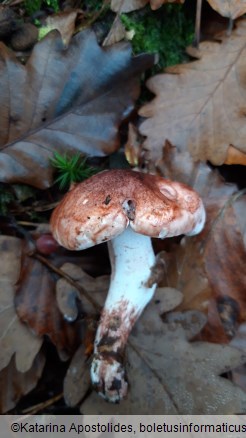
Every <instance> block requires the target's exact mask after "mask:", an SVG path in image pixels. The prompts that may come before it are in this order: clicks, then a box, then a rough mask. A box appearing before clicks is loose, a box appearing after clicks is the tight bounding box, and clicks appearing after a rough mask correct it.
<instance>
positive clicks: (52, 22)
mask: <svg viewBox="0 0 246 438" xmlns="http://www.w3.org/2000/svg"><path fill="white" fill-rule="evenodd" d="M80 12H82V11H79V10H72V11H61V12H58V13H57V14H53V15H49V16H48V17H47V18H46V20H45V26H44V28H41V29H40V30H41V31H42V30H45V31H46V32H47V33H48V32H50V31H51V30H54V29H56V30H58V31H59V32H60V34H61V37H62V41H63V43H64V45H65V46H67V45H68V44H69V42H70V40H71V38H72V36H73V34H74V31H75V21H76V19H77V17H78V15H79V13H80Z"/></svg>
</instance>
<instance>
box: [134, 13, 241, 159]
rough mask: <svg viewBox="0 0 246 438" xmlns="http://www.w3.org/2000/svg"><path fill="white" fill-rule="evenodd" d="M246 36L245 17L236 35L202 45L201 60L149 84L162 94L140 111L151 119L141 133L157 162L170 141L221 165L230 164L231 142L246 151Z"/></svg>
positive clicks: (193, 155) (156, 77)
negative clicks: (226, 161) (166, 143)
mask: <svg viewBox="0 0 246 438" xmlns="http://www.w3.org/2000/svg"><path fill="white" fill-rule="evenodd" d="M245 36H246V21H245V20H242V21H240V22H239V24H238V25H237V28H236V29H235V31H233V33H232V36H231V37H230V38H226V37H225V38H224V39H223V41H222V42H221V43H218V42H203V43H201V45H200V52H201V55H202V58H201V59H200V60H198V61H194V62H190V63H189V64H182V65H177V66H174V67H169V68H168V69H166V73H164V74H160V75H157V76H154V77H152V78H151V79H150V80H149V81H148V82H147V85H148V88H149V89H150V90H151V91H152V92H153V93H154V94H156V97H155V98H154V100H153V101H152V102H150V103H148V104H147V105H145V106H143V107H142V108H141V109H140V111H139V113H140V115H141V116H143V117H147V118H148V120H145V121H144V122H143V123H142V124H141V126H140V132H141V134H142V135H145V136H147V139H146V141H145V143H144V148H146V149H147V150H148V151H149V154H150V157H151V158H152V160H153V161H155V160H156V159H159V158H160V157H161V149H162V146H163V145H164V143H165V141H166V140H167V141H170V142H171V143H172V144H174V145H175V146H177V148H178V149H180V150H183V151H187V150H188V149H189V151H190V153H191V155H192V157H193V159H194V160H198V159H200V160H204V161H205V160H209V161H211V162H212V163H213V164H215V165H220V164H222V163H224V162H225V160H226V157H227V152H228V147H229V146H230V145H232V146H234V147H235V148H236V149H238V150H239V151H241V152H242V153H245V152H246V146H245V145H246V128H245V103H244V99H243V97H242V96H244V94H245V90H246V87H245V84H246V83H245V62H244V59H245Z"/></svg>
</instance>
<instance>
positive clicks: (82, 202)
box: [51, 169, 205, 402]
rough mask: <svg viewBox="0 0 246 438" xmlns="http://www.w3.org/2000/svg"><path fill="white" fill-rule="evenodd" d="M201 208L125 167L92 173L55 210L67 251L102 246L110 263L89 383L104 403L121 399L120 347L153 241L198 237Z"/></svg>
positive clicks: (171, 186) (148, 270)
mask: <svg viewBox="0 0 246 438" xmlns="http://www.w3.org/2000/svg"><path fill="white" fill-rule="evenodd" d="M204 222H205V210H204V207H203V203H202V200H201V199H200V197H199V196H198V194H197V193H196V192H195V191H194V190H192V189H191V188H189V187H188V186H186V185H184V184H181V183H178V182H173V181H170V180H166V179H164V178H162V177H159V176H155V175H149V174H143V173H140V172H135V171H132V170H126V169H117V170H108V171H104V172H101V173H98V174H96V175H94V176H92V177H91V178H89V179H87V180H85V181H84V182H82V183H80V184H78V185H76V186H75V187H74V188H73V189H72V190H71V191H70V192H68V193H67V194H66V195H65V197H64V199H63V200H62V201H61V203H60V204H59V205H58V206H57V207H56V209H55V210H54V212H53V214H52V217H51V229H52V232H53V235H54V237H55V239H56V240H57V241H58V242H59V243H60V244H61V245H63V246H64V247H65V248H67V249H70V250H82V249H85V248H89V247H91V246H93V245H97V244H99V243H102V242H106V241H107V242H108V247H109V256H110V262H111V266H112V273H111V281H110V287H109V292H108V295H107V299H106V302H105V305H104V308H103V311H102V314H101V318H100V322H99V325H98V329H97V333H96V338H95V343H94V356H93V360H92V365H91V380H92V383H93V385H94V387H95V389H96V390H97V391H98V392H99V394H100V395H102V396H103V397H104V398H105V399H106V400H108V401H111V402H118V401H119V400H121V399H122V398H124V397H125V396H126V394H127V386H128V384H127V379H126V373H125V368H124V364H123V360H124V359H123V358H124V349H125V346H126V342H127V339H128V336H129V334H130V332H131V330H132V327H133V325H134V323H135V322H136V320H137V319H138V317H139V316H140V314H141V313H142V311H143V309H144V308H145V306H146V305H147V304H148V302H149V301H150V300H151V298H152V297H153V294H154V292H155V289H156V283H155V282H153V281H151V276H152V271H153V268H154V265H155V255H154V251H153V248H152V244H151V237H157V238H161V239H163V238H165V237H172V236H177V235H180V234H186V235H189V236H192V235H195V234H197V233H199V232H200V231H201V230H202V229H203V226H204Z"/></svg>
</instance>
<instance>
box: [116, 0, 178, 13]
mask: <svg viewBox="0 0 246 438" xmlns="http://www.w3.org/2000/svg"><path fill="white" fill-rule="evenodd" d="M148 2H150V7H151V9H152V10H154V11H155V10H156V9H158V8H160V7H161V6H162V5H164V4H166V3H179V4H183V3H184V2H185V0H111V4H110V7H111V9H112V11H114V12H120V13H126V12H132V11H136V10H137V9H141V8H143V7H144V6H145V5H146V4H147V3H148Z"/></svg>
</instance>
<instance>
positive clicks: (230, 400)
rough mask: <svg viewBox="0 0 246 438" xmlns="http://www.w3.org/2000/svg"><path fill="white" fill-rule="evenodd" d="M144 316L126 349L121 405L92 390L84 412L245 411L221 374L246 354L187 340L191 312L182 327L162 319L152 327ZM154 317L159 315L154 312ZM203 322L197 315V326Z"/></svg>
mask: <svg viewBox="0 0 246 438" xmlns="http://www.w3.org/2000/svg"><path fill="white" fill-rule="evenodd" d="M146 316H147V315H146V314H144V315H143V317H141V320H140V321H139V322H138V323H137V324H136V327H135V329H134V331H133V333H132V335H131V337H130V343H129V344H130V345H129V344H128V348H127V373H128V379H129V394H128V397H127V399H126V400H123V401H122V402H121V403H120V404H119V405H109V404H108V403H107V402H105V401H104V400H102V399H101V398H99V397H98V395H97V394H96V393H92V394H91V395H90V396H89V397H88V398H87V399H86V400H85V401H84V403H82V405H81V412H82V414H85V415H86V414H90V415H91V414H95V413H97V414H98V415H107V414H112V415H116V414H123V415H127V414H135V415H138V414H142V415H144V414H145V415H154V414H155V415H158V414H161V415H163V414H165V415H168V414H169V415H173V414H177V413H178V414H182V415H185V414H190V415H191V414H193V415H206V414H210V415H211V414H229V413H230V414H232V413H233V412H234V413H237V412H240V413H243V412H245V410H246V395H245V393H244V392H243V391H242V390H240V389H239V388H237V387H236V386H235V385H234V384H233V383H232V382H230V381H229V380H227V379H225V378H222V377H220V376H219V374H222V373H224V372H226V371H228V370H230V369H231V368H234V367H236V366H237V365H238V364H242V363H244V362H245V360H246V357H245V356H244V355H243V354H242V353H241V352H240V351H239V350H237V349H234V348H232V347H229V346H222V345H215V344H209V343H207V342H193V343H191V342H188V339H187V338H189V336H188V333H189V330H190V327H189V325H190V324H193V323H192V322H191V321H192V319H191V318H190V317H188V318H187V320H186V321H183V323H184V326H185V327H186V329H184V328H182V326H181V325H180V324H178V323H174V322H172V323H169V324H163V323H162V322H161V321H160V322H159V326H158V327H155V328H153V327H152V325H149V324H148V317H147V319H146ZM155 316H156V318H158V314H156V315H155ZM193 318H194V316H193ZM197 318H198V320H199V315H198V314H197ZM152 319H153V318H152ZM203 323H204V321H203V318H201V321H200V328H201V327H202V325H203ZM161 324H162V325H161ZM196 328H197V329H198V328H199V323H198V324H197V326H196ZM193 334H194V331H193Z"/></svg>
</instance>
